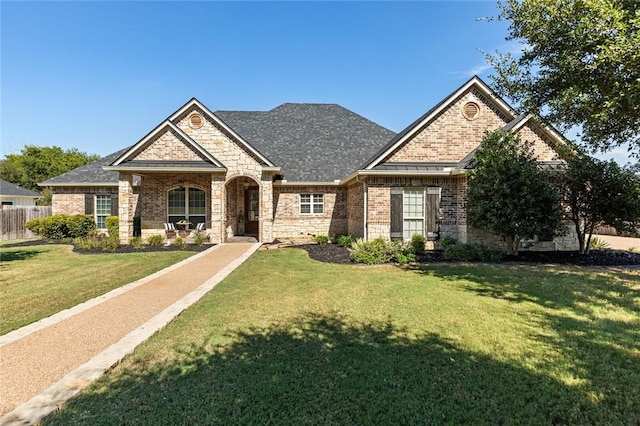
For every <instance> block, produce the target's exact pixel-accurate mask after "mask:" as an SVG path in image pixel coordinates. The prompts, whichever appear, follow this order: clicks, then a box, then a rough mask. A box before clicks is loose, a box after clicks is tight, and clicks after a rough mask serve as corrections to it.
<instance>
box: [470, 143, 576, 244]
mask: <svg viewBox="0 0 640 426" xmlns="http://www.w3.org/2000/svg"><path fill="white" fill-rule="evenodd" d="M467 218H468V220H469V223H470V224H471V225H472V226H474V227H476V228H479V229H484V230H487V231H489V232H492V233H494V234H498V235H501V236H502V237H504V238H505V240H506V242H507V254H517V253H518V246H519V244H520V241H521V240H522V239H523V238H533V237H534V236H536V235H538V236H542V235H544V236H555V235H559V234H561V233H562V232H563V230H564V228H563V226H562V219H563V213H562V209H561V208H560V200H559V197H558V195H557V193H556V191H555V190H554V189H553V188H552V187H551V185H550V184H549V181H548V177H547V175H546V174H545V172H543V171H542V170H541V169H540V168H539V167H538V163H537V161H536V159H535V157H534V155H533V151H532V149H531V147H530V146H529V145H528V144H527V143H525V142H523V141H521V140H520V138H519V137H518V136H517V135H514V134H512V133H511V132H505V131H502V130H497V131H494V132H491V133H486V134H485V136H484V138H483V140H482V144H481V145H480V147H479V148H478V150H477V151H476V153H475V157H474V160H473V169H472V170H471V172H470V173H469V180H468V191H467Z"/></svg>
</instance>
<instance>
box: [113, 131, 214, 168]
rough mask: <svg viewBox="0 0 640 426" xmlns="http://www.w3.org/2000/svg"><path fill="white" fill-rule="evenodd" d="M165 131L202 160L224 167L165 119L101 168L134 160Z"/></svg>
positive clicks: (115, 166)
mask: <svg viewBox="0 0 640 426" xmlns="http://www.w3.org/2000/svg"><path fill="white" fill-rule="evenodd" d="M166 131H171V132H172V133H174V134H175V135H177V136H178V137H179V138H180V139H182V141H183V142H184V143H185V144H186V145H187V146H189V147H190V148H191V149H193V150H194V151H196V152H197V153H198V154H200V155H201V156H202V158H203V159H204V161H206V162H209V163H211V164H213V165H214V166H215V167H216V168H219V169H224V165H222V164H221V163H220V162H219V161H218V160H216V159H215V158H214V157H213V155H211V154H210V153H209V152H208V151H207V150H205V149H204V148H203V147H202V146H200V144H198V143H197V142H196V141H194V140H193V139H192V138H191V137H190V136H189V135H187V134H186V133H185V132H183V131H182V130H181V129H180V128H179V127H178V126H176V125H175V124H173V123H172V122H171V121H169V120H165V121H164V122H162V123H160V125H159V126H158V127H156V128H155V129H153V130H152V131H151V132H150V133H148V134H147V135H146V136H145V137H143V138H142V139H140V141H139V142H138V143H136V144H135V145H133V146H132V147H131V148H129V149H128V150H126V151H125V152H124V153H123V154H122V155H120V156H119V157H118V158H117V159H116V160H115V161H114V162H113V163H111V164H110V165H108V166H104V167H103V168H104V169H105V170H119V169H120V168H121V166H123V165H124V164H123V163H126V162H129V161H132V160H134V159H135V156H136V155H138V154H139V153H140V152H141V151H142V149H143V148H145V147H146V146H148V145H149V144H150V143H151V142H152V141H154V140H155V138H156V137H158V136H160V135H162V134H163V133H164V132H166Z"/></svg>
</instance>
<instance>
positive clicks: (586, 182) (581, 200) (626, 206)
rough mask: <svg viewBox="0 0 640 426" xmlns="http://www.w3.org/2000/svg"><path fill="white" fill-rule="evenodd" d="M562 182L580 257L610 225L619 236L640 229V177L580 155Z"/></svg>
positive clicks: (613, 164) (570, 166) (575, 158)
mask: <svg viewBox="0 0 640 426" xmlns="http://www.w3.org/2000/svg"><path fill="white" fill-rule="evenodd" d="M567 164H568V170H567V171H566V172H565V173H563V174H562V175H561V176H560V178H559V183H560V185H559V188H560V191H561V194H562V202H563V205H564V207H565V208H566V210H567V216H568V217H569V219H571V221H572V222H573V224H574V227H575V231H576V234H577V235H578V242H579V243H580V253H583V254H585V253H589V245H590V242H591V236H592V234H593V231H594V230H595V229H596V228H597V227H598V226H602V225H610V226H613V227H614V228H616V230H617V231H618V232H623V231H627V232H636V231H637V230H638V227H640V176H638V175H636V174H634V173H633V171H631V170H630V169H624V168H622V167H620V166H619V165H618V164H616V163H615V162H614V161H612V160H610V161H602V160H598V159H595V158H591V157H589V156H587V155H583V154H576V155H573V156H571V157H570V158H568V160H567Z"/></svg>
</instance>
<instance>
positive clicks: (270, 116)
mask: <svg viewBox="0 0 640 426" xmlns="http://www.w3.org/2000/svg"><path fill="white" fill-rule="evenodd" d="M215 115H216V116H218V117H220V118H221V119H222V120H223V121H224V122H225V123H227V124H228V125H229V126H230V127H232V128H233V129H234V130H236V131H237V132H238V134H239V135H241V136H242V138H244V139H245V140H246V141H248V142H249V143H250V144H251V145H252V146H254V147H255V148H256V149H258V150H259V151H260V152H262V153H264V154H265V155H266V156H267V157H269V158H270V159H272V160H273V161H274V162H275V164H276V165H278V166H280V167H281V168H282V170H283V171H284V179H285V180H287V181H294V182H334V181H336V180H340V179H343V178H344V177H345V176H347V175H348V174H349V173H351V172H353V171H354V170H355V169H356V168H357V167H358V165H359V164H362V162H363V161H364V160H365V159H367V158H369V157H370V156H371V155H373V153H375V152H376V151H377V150H378V149H379V148H380V147H381V146H383V145H384V144H385V143H386V142H387V141H388V140H389V139H391V138H392V137H393V136H394V135H395V133H394V132H392V131H390V130H388V129H386V128H384V127H382V126H380V125H378V124H376V123H374V122H372V121H370V120H367V119H366V118H364V117H362V116H360V115H358V114H356V113H354V112H352V111H349V110H348V109H346V108H343V107H341V106H340V105H336V104H298V103H286V104H282V105H280V106H279V107H277V108H274V109H272V110H270V111H216V112H215Z"/></svg>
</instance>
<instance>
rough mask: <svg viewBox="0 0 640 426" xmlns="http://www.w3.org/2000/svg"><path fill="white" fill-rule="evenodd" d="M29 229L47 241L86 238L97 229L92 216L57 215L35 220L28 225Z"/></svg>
mask: <svg viewBox="0 0 640 426" xmlns="http://www.w3.org/2000/svg"><path fill="white" fill-rule="evenodd" d="M25 226H26V227H27V229H28V230H29V231H31V232H33V233H35V234H38V235H40V236H41V237H42V238H44V239H47V240H62V239H65V238H78V237H86V236H87V235H89V233H90V232H91V231H92V230H94V229H95V228H96V224H95V222H94V221H93V217H92V216H91V215H84V214H78V215H73V216H70V215H68V214H56V215H53V216H48V217H43V218H40V219H33V220H30V221H29V222H27V223H26V225H25Z"/></svg>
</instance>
